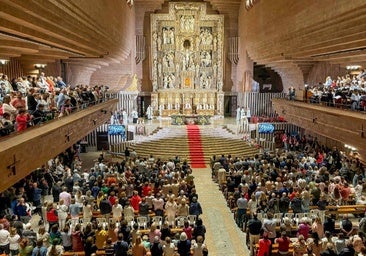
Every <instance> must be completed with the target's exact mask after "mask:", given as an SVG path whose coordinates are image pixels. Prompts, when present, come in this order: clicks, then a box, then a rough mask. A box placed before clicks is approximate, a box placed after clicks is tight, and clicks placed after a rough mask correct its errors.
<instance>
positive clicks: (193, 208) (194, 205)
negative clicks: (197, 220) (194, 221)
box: [189, 197, 202, 217]
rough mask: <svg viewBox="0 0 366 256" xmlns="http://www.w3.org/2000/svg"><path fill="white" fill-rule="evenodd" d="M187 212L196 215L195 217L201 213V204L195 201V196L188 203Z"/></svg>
mask: <svg viewBox="0 0 366 256" xmlns="http://www.w3.org/2000/svg"><path fill="white" fill-rule="evenodd" d="M189 214H190V215H196V216H197V217H198V216H200V215H201V214H202V207H201V204H200V203H199V202H198V201H197V197H193V198H192V202H191V203H190V205H189Z"/></svg>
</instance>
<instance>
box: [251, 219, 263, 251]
mask: <svg viewBox="0 0 366 256" xmlns="http://www.w3.org/2000/svg"><path fill="white" fill-rule="evenodd" d="M261 228H262V222H261V221H260V220H259V219H258V218H257V213H253V218H252V219H250V220H249V221H248V227H247V233H249V248H250V255H252V256H254V248H255V245H256V244H257V243H258V242H259V236H260V230H261Z"/></svg>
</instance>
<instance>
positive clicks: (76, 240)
mask: <svg viewBox="0 0 366 256" xmlns="http://www.w3.org/2000/svg"><path fill="white" fill-rule="evenodd" d="M80 229H81V227H80V224H79V223H78V224H76V226H75V230H74V231H73V232H72V233H71V239H72V250H73V251H74V252H81V251H84V244H83V239H82V237H81V230H80Z"/></svg>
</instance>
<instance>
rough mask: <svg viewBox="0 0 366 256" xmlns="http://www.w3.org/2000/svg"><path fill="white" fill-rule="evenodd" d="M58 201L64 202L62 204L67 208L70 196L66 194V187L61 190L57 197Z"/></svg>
mask: <svg viewBox="0 0 366 256" xmlns="http://www.w3.org/2000/svg"><path fill="white" fill-rule="evenodd" d="M59 199H60V200H61V199H63V200H64V204H65V205H66V206H67V207H68V206H69V205H70V204H71V194H70V193H69V192H67V187H63V188H62V192H61V193H60V195H59Z"/></svg>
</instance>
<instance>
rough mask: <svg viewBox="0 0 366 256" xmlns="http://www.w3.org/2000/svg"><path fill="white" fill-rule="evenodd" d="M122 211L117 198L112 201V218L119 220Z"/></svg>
mask: <svg viewBox="0 0 366 256" xmlns="http://www.w3.org/2000/svg"><path fill="white" fill-rule="evenodd" d="M122 212H123V208H122V205H120V204H119V200H118V199H117V200H116V201H115V202H114V205H113V206H112V216H113V219H115V220H116V222H119V221H120V220H121V218H122Z"/></svg>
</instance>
